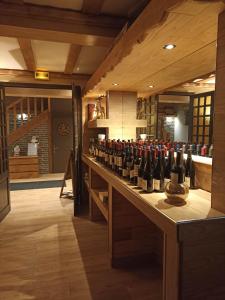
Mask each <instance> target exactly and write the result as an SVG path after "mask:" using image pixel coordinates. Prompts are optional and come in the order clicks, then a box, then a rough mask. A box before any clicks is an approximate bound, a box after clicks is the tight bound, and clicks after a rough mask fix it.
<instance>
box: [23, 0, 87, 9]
mask: <svg viewBox="0 0 225 300" xmlns="http://www.w3.org/2000/svg"><path fill="white" fill-rule="evenodd" d="M24 2H25V3H31V4H37V5H46V6H52V7H57V8H66V9H73V10H77V11H78V10H81V8H82V4H83V0H44V1H43V0H24Z"/></svg>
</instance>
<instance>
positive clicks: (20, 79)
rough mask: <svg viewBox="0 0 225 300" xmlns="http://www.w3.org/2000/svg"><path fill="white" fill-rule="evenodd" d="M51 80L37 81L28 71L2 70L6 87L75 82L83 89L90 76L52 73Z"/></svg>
mask: <svg viewBox="0 0 225 300" xmlns="http://www.w3.org/2000/svg"><path fill="white" fill-rule="evenodd" d="M49 77H50V80H37V79H35V78H34V73H33V72H31V71H26V70H8V69H0V82H3V83H4V82H5V83H6V85H7V84H9V83H10V82H12V83H27V84H28V83H32V84H36V85H40V84H42V85H43V86H44V85H51V84H56V85H57V84H60V85H71V84H72V83H73V82H74V81H75V82H76V84H78V85H80V86H81V87H83V86H84V85H85V84H86V82H87V80H88V79H89V78H90V75H86V74H64V73H60V72H50V74H49Z"/></svg>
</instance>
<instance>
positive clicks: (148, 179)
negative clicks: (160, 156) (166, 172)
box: [142, 150, 154, 193]
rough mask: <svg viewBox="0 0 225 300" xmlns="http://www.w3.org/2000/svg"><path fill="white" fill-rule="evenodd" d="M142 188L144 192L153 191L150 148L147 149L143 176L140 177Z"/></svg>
mask: <svg viewBox="0 0 225 300" xmlns="http://www.w3.org/2000/svg"><path fill="white" fill-rule="evenodd" d="M142 189H143V190H144V191H145V192H146V193H152V192H153V191H154V179H153V169H152V159H151V151H150V150H147V158H146V163H145V167H144V172H143V177H142Z"/></svg>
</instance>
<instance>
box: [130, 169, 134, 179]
mask: <svg viewBox="0 0 225 300" xmlns="http://www.w3.org/2000/svg"><path fill="white" fill-rule="evenodd" d="M132 178H134V170H130V179H132Z"/></svg>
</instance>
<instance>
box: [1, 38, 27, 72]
mask: <svg viewBox="0 0 225 300" xmlns="http://www.w3.org/2000/svg"><path fill="white" fill-rule="evenodd" d="M0 68H1V69H17V70H22V69H26V64H25V61H24V58H23V55H22V52H21V50H20V46H19V43H18V41H17V39H14V38H8V37H3V36H0Z"/></svg>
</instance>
